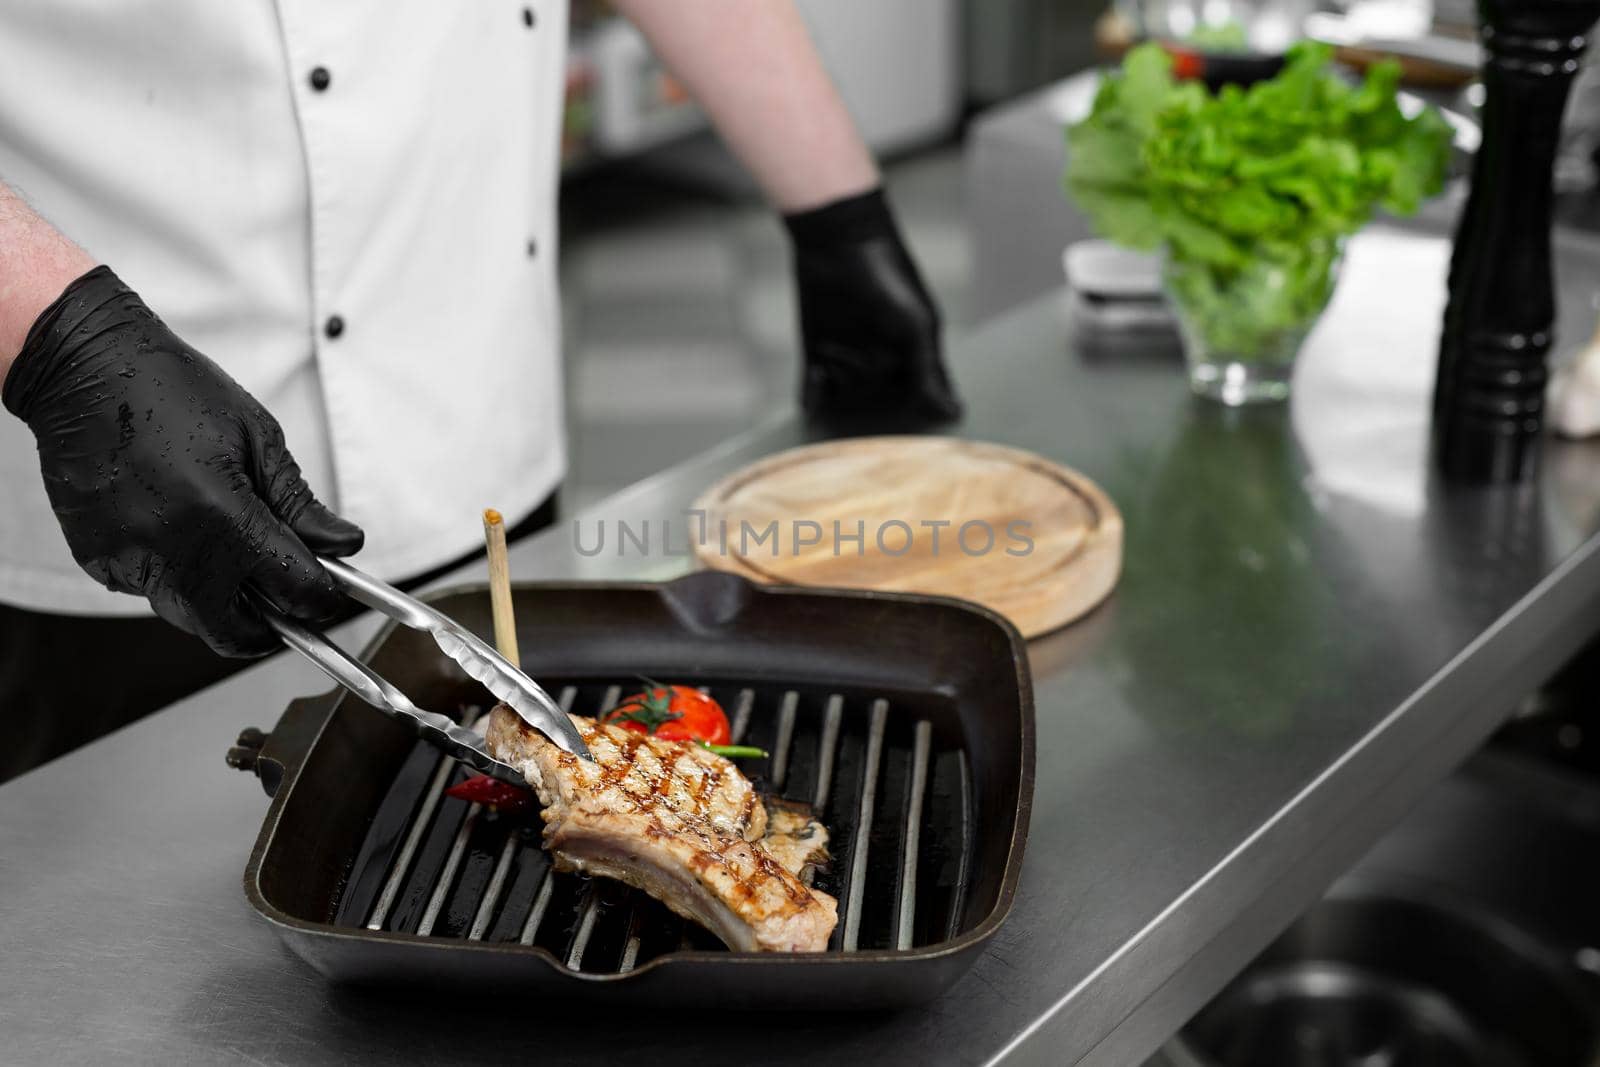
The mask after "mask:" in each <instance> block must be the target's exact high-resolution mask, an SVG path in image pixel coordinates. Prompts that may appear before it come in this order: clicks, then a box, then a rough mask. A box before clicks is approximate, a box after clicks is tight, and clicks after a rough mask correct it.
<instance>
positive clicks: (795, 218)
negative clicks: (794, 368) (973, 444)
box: [784, 189, 961, 422]
mask: <svg viewBox="0 0 1600 1067" xmlns="http://www.w3.org/2000/svg"><path fill="white" fill-rule="evenodd" d="M784 223H785V224H786V225H787V226H788V228H789V236H790V238H791V240H792V241H793V244H794V258H795V281H796V284H797V286H798V288H799V296H800V336H801V342H802V344H803V346H804V349H805V362H804V372H803V377H802V379H801V386H800V402H801V406H802V407H803V408H804V409H805V411H806V413H807V414H808V415H811V416H814V417H828V416H839V415H843V416H851V415H866V414H872V415H884V416H895V417H902V418H907V419H911V420H914V421H921V422H945V421H948V420H950V419H954V418H956V417H957V416H959V415H960V414H961V401H960V400H959V399H957V397H956V394H955V390H954V389H953V388H952V387H951V385H950V378H949V375H947V374H946V373H945V367H944V359H943V357H942V356H941V355H940V350H939V309H938V308H937V307H936V306H935V305H934V303H933V298H932V297H931V296H930V295H929V294H928V290H927V287H926V286H924V285H923V284H922V278H921V276H920V275H918V273H917V267H916V264H915V263H913V262H912V261H911V256H910V254H909V253H908V252H907V251H906V247H905V244H904V242H903V241H901V239H900V231H899V228H898V227H897V226H896V225H895V222H894V216H893V215H892V214H891V213H890V211H889V205H888V202H887V201H886V200H885V199H884V196H883V190H882V189H874V190H872V191H871V192H867V193H862V194H861V195H859V196H853V197H850V198H848V199H845V200H840V201H837V202H835V203H832V204H828V205H825V206H823V207H820V208H816V209H814V210H811V211H805V212H801V213H799V214H795V215H788V216H785V218H784Z"/></svg>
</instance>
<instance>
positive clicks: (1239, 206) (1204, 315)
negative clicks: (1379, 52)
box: [1066, 43, 1451, 349]
mask: <svg viewBox="0 0 1600 1067" xmlns="http://www.w3.org/2000/svg"><path fill="white" fill-rule="evenodd" d="M1399 79H1400V68H1399V67H1398V65H1396V64H1393V63H1381V64H1377V65H1375V66H1373V67H1372V68H1371V69H1370V70H1369V71H1368V72H1367V75H1366V77H1365V79H1364V80H1363V81H1362V82H1361V83H1359V84H1351V83H1350V82H1347V81H1346V80H1345V79H1343V78H1341V77H1340V76H1339V75H1338V74H1337V73H1335V71H1334V68H1333V63H1332V51H1331V49H1329V48H1328V47H1326V46H1324V45H1319V44H1313V43H1303V44H1299V45H1296V46H1295V47H1294V48H1292V49H1291V50H1290V52H1289V55H1288V57H1287V61H1286V63H1285V66H1284V69H1283V70H1282V71H1281V72H1280V73H1279V74H1278V75H1277V76H1276V77H1274V78H1271V79H1269V80H1266V81H1262V82H1257V83H1256V84H1254V85H1252V86H1250V87H1248V88H1240V87H1238V86H1232V85H1230V86H1224V87H1223V88H1222V90H1221V91H1220V92H1218V93H1215V94H1212V93H1210V92H1208V91H1207V90H1206V89H1205V87H1204V86H1202V85H1201V84H1199V83H1197V82H1191V81H1180V80H1178V79H1177V78H1175V77H1174V76H1173V73H1172V60H1171V57H1170V56H1168V55H1167V53H1166V52H1165V51H1164V50H1163V49H1162V48H1161V47H1160V46H1158V45H1154V44H1150V45H1142V46H1140V47H1138V48H1135V49H1133V50H1132V51H1131V52H1129V53H1128V55H1127V57H1126V58H1125V59H1124V61H1123V64H1122V69H1121V70H1120V71H1118V72H1116V73H1114V74H1111V75H1109V76H1108V77H1106V78H1105V80H1104V81H1103V82H1102V83H1101V85H1100V88H1099V91H1098V93H1097V94H1096V96H1095V100H1094V105H1093V108H1092V109H1091V111H1090V113H1089V115H1088V117H1087V118H1085V119H1084V120H1083V121H1082V122H1079V123H1077V124H1075V125H1073V126H1071V127H1069V128H1068V130H1067V144H1068V168H1067V174H1066V188H1067V191H1068V192H1069V194H1070V195H1071V196H1072V198H1073V199H1074V200H1075V201H1076V202H1077V204H1078V205H1079V207H1081V208H1082V209H1083V211H1084V212H1085V213H1086V214H1087V215H1088V216H1089V219H1090V222H1091V223H1092V224H1093V226H1094V227H1095V229H1096V230H1097V231H1098V232H1099V233H1100V234H1101V235H1103V236H1105V237H1107V238H1109V239H1110V240H1113V241H1115V242H1117V243H1119V244H1123V245H1127V246H1128V247H1131V248H1137V249H1145V250H1164V251H1165V252H1166V253H1167V255H1168V258H1169V261H1170V262H1172V263H1174V264H1177V265H1180V266H1181V267H1182V268H1183V269H1182V270H1180V271H1177V272H1174V273H1169V277H1171V278H1173V279H1174V280H1175V281H1176V282H1177V284H1178V285H1179V286H1180V287H1181V288H1183V289H1184V290H1186V291H1185V292H1183V293H1180V294H1175V295H1179V296H1180V298H1181V299H1183V300H1184V302H1185V303H1186V304H1187V305H1188V307H1187V308H1186V310H1189V311H1191V312H1196V311H1198V317H1199V318H1200V319H1201V320H1204V321H1206V322H1210V323H1211V324H1212V326H1211V327H1208V328H1206V329H1205V332H1206V333H1207V334H1208V335H1209V334H1210V333H1211V332H1212V330H1213V329H1215V330H1217V331H1220V332H1221V333H1223V334H1227V335H1228V336H1227V337H1215V336H1208V338H1207V339H1208V340H1210V341H1212V342H1213V343H1214V344H1216V345H1218V346H1219V347H1225V348H1234V349H1238V347H1239V346H1240V345H1245V344H1249V343H1252V341H1254V342H1255V343H1260V341H1261V339H1262V338H1264V337H1270V336H1271V335H1272V334H1273V333H1274V331H1278V330H1281V329H1284V328H1288V327H1292V326H1294V325H1296V324H1304V323H1305V322H1306V321H1307V317H1308V315H1309V317H1310V318H1313V319H1314V318H1315V316H1316V314H1317V313H1318V312H1319V311H1320V310H1321V307H1322V305H1323V303H1325V302H1326V299H1327V295H1328V292H1329V290H1330V288H1331V277H1330V270H1331V268H1332V265H1333V262H1334V260H1335V259H1336V257H1337V252H1338V248H1339V243H1340V242H1341V241H1342V239H1343V238H1344V237H1346V236H1347V235H1349V234H1352V233H1354V232H1356V231H1357V230H1359V229H1360V228H1361V227H1362V226H1363V225H1365V224H1366V223H1367V222H1368V221H1369V220H1370V219H1371V218H1372V217H1373V215H1374V214H1375V213H1376V212H1377V211H1379V210H1382V211H1387V212H1390V213H1392V214H1396V215H1408V214H1411V213H1413V212H1415V211H1416V210H1417V208H1418V207H1419V206H1420V205H1421V204H1422V202H1423V201H1424V200H1426V199H1427V198H1428V197H1430V196H1433V195H1434V194H1436V193H1438V192H1439V190H1440V189H1441V188H1443V185H1444V179H1445V174H1446V170H1447V168H1448V165H1449V161H1450V142H1451V131H1450V127H1449V125H1448V124H1447V123H1446V122H1445V121H1444V119H1443V118H1442V117H1441V116H1440V115H1439V113H1438V112H1437V111H1436V110H1434V109H1432V108H1425V109H1423V110H1422V111H1420V112H1419V113H1418V114H1416V115H1415V116H1413V117H1410V118H1407V117H1406V116H1405V115H1404V114H1403V113H1402V112H1401V110H1400V107H1399V104H1398V87H1399ZM1202 270H1203V271H1204V273H1203V274H1202ZM1180 275H1181V276H1182V277H1179V276H1180ZM1262 278H1269V279H1270V282H1271V284H1268V285H1263V284H1262V282H1261V279H1262ZM1194 302H1198V303H1194ZM1243 305H1248V306H1247V307H1246V306H1243ZM1247 313H1248V316H1249V321H1248V322H1246V321H1243V320H1244V318H1245V316H1246V314H1247Z"/></svg>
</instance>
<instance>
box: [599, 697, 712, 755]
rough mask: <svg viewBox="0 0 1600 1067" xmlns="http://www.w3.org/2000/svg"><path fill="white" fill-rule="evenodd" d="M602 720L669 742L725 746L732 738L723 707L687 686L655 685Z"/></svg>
mask: <svg viewBox="0 0 1600 1067" xmlns="http://www.w3.org/2000/svg"><path fill="white" fill-rule="evenodd" d="M600 721H601V722H606V723H610V724H611V725H613V726H620V727H622V728H623V729H624V730H632V731H634V732H635V733H641V734H654V735H655V736H656V737H659V738H662V739H663V740H667V741H703V742H705V743H706V744H708V745H726V744H727V743H728V742H729V741H731V740H732V739H733V732H732V730H731V729H730V728H729V726H728V716H727V714H726V713H724V712H723V710H722V705H720V704H718V703H717V702H716V701H715V700H712V699H711V698H710V697H708V696H706V695H705V694H704V693H702V692H700V690H698V689H691V688H690V687H689V686H686V685H657V684H654V683H652V684H651V687H650V688H649V689H646V690H644V691H643V692H641V693H635V694H634V695H633V696H631V697H628V698H627V699H626V700H624V701H623V702H622V703H620V704H618V705H617V706H616V707H615V708H613V709H612V710H610V711H608V712H606V714H605V716H604V717H603V718H602V719H601V720H600Z"/></svg>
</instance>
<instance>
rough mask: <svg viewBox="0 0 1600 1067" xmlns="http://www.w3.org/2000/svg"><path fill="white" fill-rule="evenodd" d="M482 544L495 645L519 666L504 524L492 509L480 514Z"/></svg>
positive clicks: (498, 514)
mask: <svg viewBox="0 0 1600 1067" xmlns="http://www.w3.org/2000/svg"><path fill="white" fill-rule="evenodd" d="M483 541H484V544H485V545H486V546H487V547H488V549H489V603H490V605H491V606H492V607H493V609H494V643H495V647H496V648H497V649H499V651H500V654H501V655H502V656H504V657H505V658H506V659H508V660H510V661H511V665H512V666H513V667H521V666H522V656H521V655H520V654H519V653H518V651H517V620H516V617H515V616H514V615H513V614H512V610H511V566H510V564H509V563H508V562H507V561H506V521H505V519H503V518H501V517H500V513H499V512H498V511H496V510H494V509H493V508H487V509H485V510H484V513H483Z"/></svg>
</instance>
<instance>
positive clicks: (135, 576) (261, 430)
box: [3, 267, 363, 656]
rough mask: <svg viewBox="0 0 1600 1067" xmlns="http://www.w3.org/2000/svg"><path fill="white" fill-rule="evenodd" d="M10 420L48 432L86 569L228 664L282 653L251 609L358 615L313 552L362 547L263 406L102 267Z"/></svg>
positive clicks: (48, 315) (55, 502) (24, 358)
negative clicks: (317, 494)
mask: <svg viewBox="0 0 1600 1067" xmlns="http://www.w3.org/2000/svg"><path fill="white" fill-rule="evenodd" d="M3 399H4V402H5V406H6V407H7V408H8V409H9V410H10V411H11V412H12V413H13V414H15V415H17V416H18V417H19V418H21V419H22V420H23V421H24V422H26V423H27V424H28V427H29V428H30V429H31V430H33V434H34V437H36V438H37V439H38V442H39V466H40V468H41V469H42V470H43V472H44V481H45V489H46V490H47V491H48V492H49V494H50V503H51V505H52V506H53V507H54V509H55V513H56V518H57V519H58V520H59V521H60V523H61V529H62V531H63V532H65V533H66V535H67V543H68V544H69V545H70V546H71V548H72V555H73V558H75V559H76V560H77V561H78V564H79V565H80V566H82V567H83V569H84V570H85V571H87V572H88V573H89V575H90V576H91V577H92V578H94V579H95V580H96V581H98V582H100V583H101V584H102V585H104V586H105V587H106V588H108V589H113V590H116V591H118V592H122V593H133V594H136V595H139V596H143V597H147V598H148V599H149V601H150V604H151V605H152V606H153V607H154V608H155V610H156V614H158V615H160V616H161V617H162V618H163V619H166V620H167V621H168V622H170V623H172V624H173V625H174V626H177V627H179V628H181V629H184V630H187V631H189V632H190V633H193V634H196V635H198V636H199V637H201V638H202V639H204V640H205V642H206V643H207V644H208V645H210V646H211V647H212V648H213V649H215V650H216V651H217V652H220V653H222V654H224V655H230V656H248V655H257V654H261V653H265V652H269V651H271V650H273V649H274V648H277V647H280V645H279V642H278V640H277V638H276V637H275V636H274V635H273V633H272V631H271V630H269V629H268V628H267V626H266V624H265V623H264V622H263V621H262V619H261V616H260V614H259V613H258V612H257V611H256V610H255V608H254V607H253V606H252V605H251V604H250V603H249V601H248V599H247V598H246V596H245V594H244V592H243V591H244V589H245V587H246V586H250V587H253V588H254V589H255V590H256V591H257V592H258V593H259V594H260V595H262V596H264V597H266V599H267V600H268V601H270V602H271V603H272V604H273V605H274V606H276V607H277V608H279V609H280V610H282V611H284V612H286V613H287V614H289V615H291V616H294V617H295V618H298V619H301V620H303V621H306V622H310V623H316V622H321V621H324V620H326V619H328V618H331V617H332V616H334V615H335V614H337V613H338V612H339V611H340V610H341V609H342V608H344V607H345V606H346V604H347V602H346V601H345V600H344V598H343V597H342V596H341V594H339V593H338V592H337V591H336V590H335V588H334V585H333V580H332V579H331V578H329V577H328V574H327V572H326V571H324V570H323V569H322V567H321V565H319V564H318V563H317V561H316V559H315V558H314V557H313V555H312V553H313V552H317V553H322V554H324V555H329V556H348V555H350V554H352V553H354V552H356V551H357V550H358V549H360V547H361V542H362V536H363V535H362V533H361V531H360V530H359V529H357V528H356V527H355V526H354V525H352V524H351V523H349V522H346V521H345V520H344V519H341V518H339V517H338V516H337V515H335V514H333V513H332V512H331V511H329V510H328V509H327V508H325V507H323V506H322V505H321V504H320V503H318V502H317V500H316V499H315V498H314V497H313V496H312V495H311V490H310V489H309V488H308V487H307V486H306V483H305V479H303V478H302V477H301V476H300V468H299V467H297V466H296V465H295V462H294V458H293V457H292V456H290V455H289V450H288V448H287V447H285V445H284V441H283V431H282V430H281V429H280V428H279V426H278V423H277V420H276V419H274V418H273V417H272V416H271V415H270V414H268V413H267V411H266V409H265V408H263V407H262V406H261V405H260V404H259V403H258V402H257V401H256V399H255V398H254V397H252V396H251V395H250V394H249V393H247V392H245V391H244V389H243V388H241V387H240V386H239V384H238V383H237V382H235V381H234V380H233V379H232V378H230V377H228V375H227V374H226V373H224V372H223V370H222V369H221V368H220V367H218V366H217V365H216V364H215V363H212V362H211V361H210V360H209V359H207V358H206V357H205V356H203V355H201V354H200V353H199V352H196V351H195V350H194V349H192V348H190V347H189V346H188V345H186V344H184V343H183V342H182V341H181V340H179V339H178V338H177V337H176V336H174V335H173V333H172V331H171V330H169V329H167V327H166V326H165V324H163V323H162V321H161V320H160V319H158V318H157V317H156V316H155V314H154V313H153V312H152V311H151V310H150V309H149V308H147V307H145V305H144V302H143V301H142V300H140V299H139V297H138V295H137V294H135V293H134V292H133V291H132V290H131V289H129V288H128V287H127V286H125V285H123V284H122V282H121V280H119V279H118V278H117V276H116V275H115V274H113V273H111V271H110V270H109V269H108V268H106V267H96V268H95V269H94V270H92V271H90V272H89V273H88V274H85V275H84V276H83V277H81V278H79V279H78V280H77V281H75V282H73V283H72V284H71V285H69V286H67V288H66V291H65V292H63V293H62V294H61V297H60V298H59V299H58V300H57V301H56V302H55V303H54V304H52V305H50V307H48V308H46V309H45V311H44V313H43V314H42V315H40V316H39V319H38V321H37V322H35V323H34V324H33V328H32V329H31V330H30V331H29V333H28V338H27V340H26V342H24V344H23V347H22V352H21V354H20V355H18V357H17V359H16V361H15V362H14V363H13V364H12V366H11V372H10V374H9V375H7V377H6V381H5V390H4V394H3Z"/></svg>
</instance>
